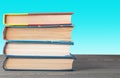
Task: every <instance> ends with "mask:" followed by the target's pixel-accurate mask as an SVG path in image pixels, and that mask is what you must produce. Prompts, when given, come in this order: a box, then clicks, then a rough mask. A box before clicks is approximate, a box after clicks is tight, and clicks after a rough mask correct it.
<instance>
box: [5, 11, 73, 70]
mask: <svg viewBox="0 0 120 78" xmlns="http://www.w3.org/2000/svg"><path fill="white" fill-rule="evenodd" d="M72 14H73V13H35V14H5V15H4V23H5V29H4V34H3V35H4V39H5V40H6V44H5V46H4V55H5V56H6V59H5V61H4V64H3V68H4V69H5V70H72V64H73V61H74V56H73V55H71V53H70V46H71V45H73V42H71V32H72V28H73V26H72V23H71V15H72Z"/></svg>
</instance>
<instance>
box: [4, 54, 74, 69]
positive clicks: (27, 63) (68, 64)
mask: <svg viewBox="0 0 120 78" xmlns="http://www.w3.org/2000/svg"><path fill="white" fill-rule="evenodd" d="M73 61H74V58H73V57H72V56H71V55H70V56H67V57H62V58H61V57H26V56H24V57H15V56H14V57H10V56H7V57H6V59H5V61H4V64H3V68H4V69H5V70H72V64H73Z"/></svg>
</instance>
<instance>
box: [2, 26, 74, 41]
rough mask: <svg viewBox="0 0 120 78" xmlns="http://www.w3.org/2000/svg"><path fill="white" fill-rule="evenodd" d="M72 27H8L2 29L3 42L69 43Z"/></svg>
mask: <svg viewBox="0 0 120 78" xmlns="http://www.w3.org/2000/svg"><path fill="white" fill-rule="evenodd" d="M72 28H73V26H72V25H66V26H41V27H39V26H18V27H15V26H10V27H5V29H4V33H3V35H4V39H5V40H57V41H71V32H72Z"/></svg>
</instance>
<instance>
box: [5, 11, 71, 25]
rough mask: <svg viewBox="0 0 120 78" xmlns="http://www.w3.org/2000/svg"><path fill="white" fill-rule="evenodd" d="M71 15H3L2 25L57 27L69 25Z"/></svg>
mask: <svg viewBox="0 0 120 78" xmlns="http://www.w3.org/2000/svg"><path fill="white" fill-rule="evenodd" d="M72 14H73V13H71V12H69V13H19V14H16V13H14V14H12V13H11V14H5V15H4V24H5V25H7V26H10V25H15V26H19V25H33V26H34V25H40V26H44V25H57V24H71V15H72Z"/></svg>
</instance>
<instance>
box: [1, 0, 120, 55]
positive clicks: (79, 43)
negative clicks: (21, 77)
mask: <svg viewBox="0 0 120 78" xmlns="http://www.w3.org/2000/svg"><path fill="white" fill-rule="evenodd" d="M34 12H74V15H73V16H72V22H73V25H74V30H73V32H72V40H73V41H74V43H75V45H74V46H72V48H71V52H72V53H73V54H120V1H119V0H1V1H0V54H2V49H3V46H4V42H5V41H3V38H2V31H3V28H4V25H3V14H4V13H34Z"/></svg>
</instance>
